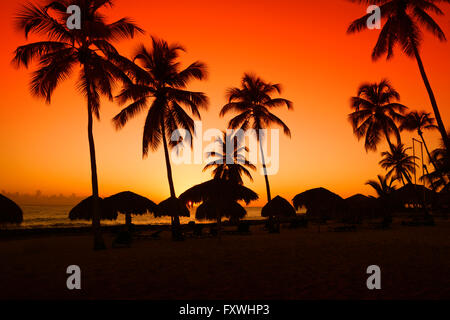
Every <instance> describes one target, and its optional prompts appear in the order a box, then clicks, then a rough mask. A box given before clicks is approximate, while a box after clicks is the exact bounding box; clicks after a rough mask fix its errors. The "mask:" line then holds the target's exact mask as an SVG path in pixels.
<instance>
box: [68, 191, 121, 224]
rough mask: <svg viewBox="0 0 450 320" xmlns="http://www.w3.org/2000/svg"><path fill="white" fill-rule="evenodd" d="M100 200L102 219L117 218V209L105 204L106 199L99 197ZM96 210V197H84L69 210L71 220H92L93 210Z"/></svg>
mask: <svg viewBox="0 0 450 320" xmlns="http://www.w3.org/2000/svg"><path fill="white" fill-rule="evenodd" d="M99 200H100V201H99V202H100V220H116V219H117V211H114V210H111V208H108V206H106V205H105V203H104V200H103V199H102V198H99ZM93 211H94V197H93V196H90V197H89V198H86V199H84V200H83V201H81V202H80V203H79V204H77V205H76V206H75V207H73V208H72V210H70V212H69V219H70V220H87V221H90V220H92V212H93Z"/></svg>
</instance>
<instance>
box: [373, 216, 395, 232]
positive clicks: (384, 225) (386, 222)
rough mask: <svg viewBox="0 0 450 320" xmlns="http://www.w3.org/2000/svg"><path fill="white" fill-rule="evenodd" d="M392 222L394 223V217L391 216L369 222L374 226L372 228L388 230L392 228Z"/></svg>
mask: <svg viewBox="0 0 450 320" xmlns="http://www.w3.org/2000/svg"><path fill="white" fill-rule="evenodd" d="M391 224H392V218H391V217H386V218H384V219H382V220H381V221H377V222H370V223H369V227H370V228H372V229H382V230H386V229H390V228H391Z"/></svg>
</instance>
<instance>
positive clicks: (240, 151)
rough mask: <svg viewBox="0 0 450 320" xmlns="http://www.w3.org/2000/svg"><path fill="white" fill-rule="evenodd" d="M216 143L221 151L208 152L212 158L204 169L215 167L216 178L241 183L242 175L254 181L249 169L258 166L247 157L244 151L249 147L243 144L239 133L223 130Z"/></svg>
mask: <svg viewBox="0 0 450 320" xmlns="http://www.w3.org/2000/svg"><path fill="white" fill-rule="evenodd" d="M216 143H217V144H218V146H219V148H220V152H216V151H211V152H208V153H207V156H208V157H209V158H212V160H211V161H210V162H209V163H208V164H207V165H206V166H205V167H204V168H203V171H206V170H208V169H211V168H214V169H213V171H212V174H213V176H214V178H215V179H225V180H230V181H233V182H236V183H238V184H241V185H242V184H244V181H243V180H242V175H245V176H247V177H248V178H249V179H250V180H251V181H253V178H252V175H251V173H250V171H249V170H248V169H251V170H256V167H255V166H254V165H253V164H251V163H250V162H249V161H248V160H247V159H246V158H245V154H244V152H248V148H247V147H246V146H243V145H242V139H239V137H238V136H237V135H234V136H233V135H229V134H227V133H226V132H223V135H222V137H218V138H217V139H216ZM230 145H231V148H230Z"/></svg>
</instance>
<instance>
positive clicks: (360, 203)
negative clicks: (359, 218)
mask: <svg viewBox="0 0 450 320" xmlns="http://www.w3.org/2000/svg"><path fill="white" fill-rule="evenodd" d="M345 202H346V203H347V205H348V207H349V208H351V209H362V210H364V209H375V208H378V207H379V206H380V205H379V203H378V201H377V200H376V199H374V198H370V197H367V196H365V195H362V194H360V193H358V194H355V195H353V196H351V197H348V198H347V199H345Z"/></svg>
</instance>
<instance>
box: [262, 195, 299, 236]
mask: <svg viewBox="0 0 450 320" xmlns="http://www.w3.org/2000/svg"><path fill="white" fill-rule="evenodd" d="M261 216H262V217H266V218H267V217H268V218H269V220H268V221H267V224H266V228H267V230H268V231H269V232H270V233H280V219H281V218H287V217H296V216H297V213H296V212H295V209H294V207H293V206H292V205H291V204H290V203H289V201H287V200H286V199H284V198H282V197H280V196H276V197H275V198H273V199H272V200H270V201H269V202H268V203H267V204H266V205H265V206H264V207H263V208H262V210H261Z"/></svg>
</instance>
